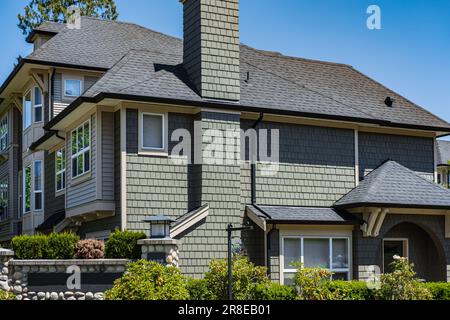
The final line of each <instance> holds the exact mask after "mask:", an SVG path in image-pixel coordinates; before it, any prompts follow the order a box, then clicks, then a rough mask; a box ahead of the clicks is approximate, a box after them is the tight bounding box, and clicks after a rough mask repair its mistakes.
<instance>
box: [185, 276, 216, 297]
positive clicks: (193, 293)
mask: <svg viewBox="0 0 450 320" xmlns="http://www.w3.org/2000/svg"><path fill="white" fill-rule="evenodd" d="M186 287H187V290H188V291H189V299H190V300H212V294H211V291H209V288H208V282H207V281H206V280H205V279H193V278H189V279H188V280H187V284H186Z"/></svg>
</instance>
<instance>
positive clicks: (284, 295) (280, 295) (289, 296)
mask: <svg viewBox="0 0 450 320" xmlns="http://www.w3.org/2000/svg"><path fill="white" fill-rule="evenodd" d="M250 299H251V300H296V299H297V291H296V290H295V289H294V288H293V287H291V286H285V285H282V284H279V283H275V282H268V283H258V284H255V285H254V286H253V287H252V289H251V290H250Z"/></svg>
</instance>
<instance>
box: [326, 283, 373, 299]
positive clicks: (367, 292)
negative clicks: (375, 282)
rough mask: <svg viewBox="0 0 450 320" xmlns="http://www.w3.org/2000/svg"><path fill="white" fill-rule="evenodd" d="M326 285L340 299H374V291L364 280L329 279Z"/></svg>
mask: <svg viewBox="0 0 450 320" xmlns="http://www.w3.org/2000/svg"><path fill="white" fill-rule="evenodd" d="M325 286H326V287H327V288H328V290H330V291H331V292H332V293H333V294H336V299H339V300H373V299H374V292H373V290H371V289H369V288H368V287H367V283H366V282H364V281H327V282H326V283H325Z"/></svg>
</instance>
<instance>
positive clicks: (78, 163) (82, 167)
mask: <svg viewBox="0 0 450 320" xmlns="http://www.w3.org/2000/svg"><path fill="white" fill-rule="evenodd" d="M90 124H91V123H90V121H89V120H88V121H86V122H85V123H84V124H82V125H81V126H79V127H78V128H76V129H75V130H73V131H72V134H71V151H72V152H71V160H72V162H71V164H72V178H76V177H78V176H81V175H83V174H85V173H88V172H89V171H90V169H91V132H90V127H91V126H90Z"/></svg>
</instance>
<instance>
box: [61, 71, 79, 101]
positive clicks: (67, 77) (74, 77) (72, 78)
mask: <svg viewBox="0 0 450 320" xmlns="http://www.w3.org/2000/svg"><path fill="white" fill-rule="evenodd" d="M68 80H69V81H70V80H72V81H79V82H80V95H67V94H66V81H68ZM83 80H84V79H83V77H80V76H71V75H63V92H62V95H63V97H66V98H78V97H79V96H81V95H82V94H83V87H84V83H83V82H84V81H83Z"/></svg>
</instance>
